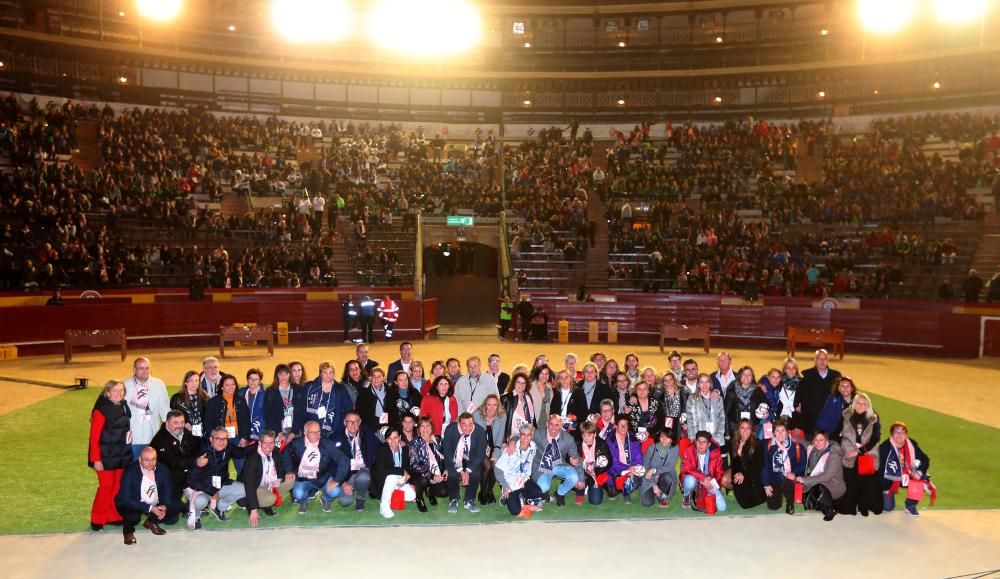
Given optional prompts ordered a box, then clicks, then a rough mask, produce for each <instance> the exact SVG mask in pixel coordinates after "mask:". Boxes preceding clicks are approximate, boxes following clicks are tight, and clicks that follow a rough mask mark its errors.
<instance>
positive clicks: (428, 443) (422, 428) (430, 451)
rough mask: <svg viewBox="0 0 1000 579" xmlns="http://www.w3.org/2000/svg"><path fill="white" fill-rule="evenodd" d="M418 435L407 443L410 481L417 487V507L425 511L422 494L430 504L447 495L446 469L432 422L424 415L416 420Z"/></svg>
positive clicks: (422, 511)
mask: <svg viewBox="0 0 1000 579" xmlns="http://www.w3.org/2000/svg"><path fill="white" fill-rule="evenodd" d="M417 432H418V433H419V434H420V437H419V438H418V439H416V440H414V441H413V443H411V444H409V445H408V451H409V453H410V482H412V483H413V486H414V487H415V488H416V489H417V509H418V510H419V511H420V512H421V513H426V512H427V506H426V505H425V504H424V495H426V496H427V501H428V502H430V504H431V505H432V506H437V500H438V499H439V498H444V497H446V496H448V485H447V482H446V481H447V480H448V471H447V470H445V468H444V451H443V450H442V449H441V443H440V442H439V441H438V439H437V437H435V436H434V423H433V422H431V419H430V418H428V417H426V416H421V417H420V419H419V420H418V421H417Z"/></svg>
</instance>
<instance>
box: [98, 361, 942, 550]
mask: <svg viewBox="0 0 1000 579" xmlns="http://www.w3.org/2000/svg"><path fill="white" fill-rule="evenodd" d="M355 352H356V357H355V358H354V359H351V360H348V361H347V362H346V363H345V364H344V366H343V371H342V374H341V375H340V377H339V379H338V378H337V376H336V375H335V369H334V367H333V365H332V364H331V363H330V362H321V363H320V364H319V367H318V375H317V376H316V377H315V378H314V379H312V380H308V379H307V375H306V369H305V367H304V366H303V365H302V364H301V363H299V362H291V363H288V364H278V365H277V366H276V367H275V368H274V371H273V373H272V374H271V376H269V378H270V380H271V383H270V385H269V386H265V385H264V380H265V375H264V373H263V371H262V370H260V369H257V368H252V369H250V370H247V371H246V372H245V373H243V375H242V376H240V377H241V378H244V379H245V382H244V385H242V386H241V385H240V383H239V382H240V380H239V379H238V378H237V376H236V375H234V374H229V373H226V372H223V371H222V369H221V367H220V363H219V360H217V359H216V358H212V357H209V358H205V359H204V360H203V363H202V370H201V372H197V371H195V370H190V371H188V372H187V373H186V374H185V375H184V377H183V380H182V384H181V386H180V388H179V390H178V391H177V392H176V393H174V394H173V395H172V396H169V395H168V393H167V390H166V387H165V385H164V383H163V381H161V380H159V379H157V378H155V377H153V376H152V375H151V367H150V361H149V359H147V358H145V357H141V358H137V359H136V360H135V362H134V365H133V374H132V376H130V377H129V378H127V379H126V380H124V381H118V380H110V381H108V382H107V383H106V384H105V386H104V389H103V392H102V394H101V395H100V396H99V397H98V399H97V401H96V403H95V405H94V409H93V412H92V415H91V428H90V445H89V464H90V466H92V467H93V468H94V470H95V471H96V472H97V478H98V489H97V494H96V496H95V498H94V504H93V508H92V511H91V527H92V528H93V529H94V530H95V531H98V530H100V529H102V528H103V526H104V525H106V524H118V523H121V524H122V526H123V532H124V540H125V544H127V545H130V544H134V543H135V542H136V538H135V527H136V525H138V524H139V521H140V520H142V519H143V518H144V517H145V521H144V522H143V526H145V527H146V528H148V529H149V530H150V531H151V532H152V533H154V534H157V535H159V534H163V533H165V532H166V531H165V530H163V529H162V527H161V524H173V523H176V522H178V520H179V519H180V518H181V517H182V516H184V517H186V526H187V528H188V529H192V530H195V529H198V528H200V527H201V520H200V518H201V516H202V514H203V513H211V514H212V515H213V516H215V517H216V518H218V519H219V520H220V521H226V520H228V519H229V515H228V514H227V511H229V510H230V509H231V507H233V506H234V505H237V506H239V507H242V508H244V509H245V510H246V512H247V514H248V517H249V523H250V525H251V526H253V527H256V526H258V524H259V522H260V517H261V514H264V515H274V514H276V513H275V508H276V507H278V506H280V505H282V503H283V502H284V501H286V500H288V499H290V500H291V502H293V503H295V505H296V508H297V509H298V513H299V514H300V515H306V514H307V513H308V511H309V503H310V501H311V500H312V499H314V498H318V502H319V503H320V507H321V509H322V511H323V512H331V511H332V510H333V508H334V505H335V504H339V505H340V506H341V507H343V508H349V507H352V506H353V507H354V510H356V511H363V510H364V509H365V503H366V500H368V499H374V500H376V501H378V504H379V512H380V513H381V514H382V516H384V517H386V518H392V517H393V516H394V514H393V510H394V508H397V509H398V508H399V506H400V504H401V503H405V502H414V503H415V504H416V507H417V509H418V510H419V511H421V512H426V511H427V509H428V503H429V504H430V506H436V505H437V503H438V499H447V501H448V512H449V513H457V512H458V510H459V507H460V505H461V506H462V507H464V509H465V510H467V511H469V512H470V513H478V512H479V511H480V505H483V506H485V505H490V504H493V503H496V502H498V501H499V502H501V503H503V504H504V505H505V506H506V508H507V509H508V510H509V511H510V513H511V514H512V515H514V516H517V517H522V518H527V517H530V516H531V515H532V513H534V512H536V511H540V510H542V508H543V505H545V504H547V503H553V504H554V505H555V506H556V507H563V506H564V505H566V503H567V497H569V498H570V499H571V501H572V502H575V504H577V505H583V504H585V503H588V502H589V503H590V504H600V503H602V502H603V501H604V500H615V499H617V498H621V500H622V501H623V502H624V503H625V504H626V505H627V504H631V503H632V498H633V496H635V497H637V498H638V500H639V503H640V504H641V505H642V506H645V507H651V506H653V505H659V506H660V507H664V508H666V507H669V506H670V501H671V499H673V498H674V497H675V495H677V494H678V493H680V495H681V505H682V507H683V508H692V509H697V510H705V511H707V512H709V513H711V512H713V511H724V510H726V509H727V507H728V504H729V502H731V501H732V500H735V501H736V503H737V504H738V505H739V506H740V507H741V508H744V509H750V508H753V507H756V506H758V505H761V504H765V503H766V504H767V507H768V508H769V509H771V510H778V509H781V508H782V505H784V508H785V510H786V512H787V513H789V514H794V512H795V505H796V504H802V505H803V506H804V508H806V509H811V510H816V511H819V512H821V513H822V514H823V516H824V519H826V520H831V519H833V518H834V516H836V514H837V513H842V514H856V513H859V512H860V514H862V515H864V516H868V515H869V514H876V515H877V514H880V513H882V512H883V511H886V510H893V509H894V508H895V502H896V497H897V495H899V493H900V491H901V490H902V491H903V493H904V496H905V499H904V500H905V510H906V512H908V513H909V514H910V515H913V516H917V515H918V511H917V504H918V503H919V501H920V500H921V498H922V497H923V496H924V495H925V494H930V495H931V496H932V500H933V497H934V496H935V495H936V490H935V489H934V487H933V485H932V484H931V483H930V479H929V477H928V468H929V466H930V459H929V458H928V457H927V455H926V454H925V453H924V452H923V450H922V449H921V448H920V446H919V444H917V442H916V441H915V440H913V439H911V438H910V437H909V432H908V429H907V426H906V424H904V423H902V422H893V423H892V424H891V426H889V427H888V428H886V432H885V434H886V435H887V438H886V439H885V440H884V441H883V440H882V434H883V427H882V422H881V420H880V417H879V415H878V414H877V413H876V411H875V408H874V407H873V405H872V401H871V399H870V398H869V397H868V396H867V395H866V394H864V393H862V392H859V391H858V390H857V387H856V385H855V384H854V381H853V380H852V379H851V378H849V377H847V376H842V375H841V374H840V373H839V372H837V371H836V370H834V369H832V368H830V367H829V366H828V361H829V360H828V354H827V352H826V351H825V350H818V351H817V352H816V354H815V365H814V366H813V367H811V368H808V369H806V370H805V371H804V372H801V373H800V372H799V367H798V364H797V362H796V361H795V360H794V359H793V358H789V359H787V360H785V363H784V365H783V366H782V368H780V369H779V368H771V369H770V370H769V371H768V372H766V373H764V374H762V375H760V376H758V375H757V374H756V373H755V372H754V370H753V368H750V367H749V366H743V367H742V368H738V369H737V368H734V367H733V360H732V357H731V356H730V355H729V354H728V353H726V352H722V353H720V354H718V355H717V356H716V359H715V362H716V364H715V366H716V367H715V369H714V371H712V372H711V373H706V372H703V371H701V370H700V369H699V365H698V362H697V361H696V360H694V359H687V360H682V356H681V355H680V354H679V353H677V352H672V353H670V355H669V356H668V368H667V370H666V371H665V372H663V373H662V374H661V373H659V372H657V371H656V370H655V369H654V368H653V367H651V366H645V367H640V364H639V359H638V357H637V356H636V355H635V354H632V353H629V354H627V355H626V357H625V359H624V362H623V364H622V365H619V364H618V362H617V361H616V360H614V359H609V358H607V357H606V356H605V355H604V354H602V353H595V354H593V355H592V356H591V357H590V361H589V362H586V363H584V364H582V367H578V366H580V365H581V363H580V361H579V359H578V358H577V356H576V355H574V354H567V355H566V357H565V359H564V360H563V365H562V368H560V369H558V370H555V369H553V368H552V367H551V366H550V363H549V360H548V359H547V357H546V356H545V355H539V356H538V357H536V359H535V360H534V362H533V363H532V364H531V366H530V367H529V366H528V365H527V364H519V365H517V366H515V367H514V368H512V370H511V372H510V373H507V372H504V371H503V370H502V369H501V360H500V356H499V355H497V354H491V355H490V356H489V357H488V358H487V359H486V364H485V367H483V363H482V360H481V359H480V358H479V357H478V356H471V357H469V358H468V359H467V360H465V368H464V369H465V373H464V374H463V373H462V365H461V363H460V361H459V360H458V359H456V358H449V359H448V360H446V361H443V362H442V361H435V362H433V363H432V364H430V367H429V368H427V369H425V367H424V364H423V363H421V362H420V361H419V360H416V359H414V352H413V345H412V344H411V343H410V342H403V343H402V344H400V347H399V352H400V357H399V359H398V360H396V361H394V362H392V363H391V364H389V365H388V369H387V370H383V369H382V367H381V366H380V365H379V364H378V363H377V362H375V361H373V360H371V359H370V358H369V357H368V347H367V345H365V344H359V345H358V346H357V347H356V351H355ZM678 464H679V468H678ZM231 465H232V469H231ZM233 472H235V477H234V476H233V474H232V473H233Z"/></svg>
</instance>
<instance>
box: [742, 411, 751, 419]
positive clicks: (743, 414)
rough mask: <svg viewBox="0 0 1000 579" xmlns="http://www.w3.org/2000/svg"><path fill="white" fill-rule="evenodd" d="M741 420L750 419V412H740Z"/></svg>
mask: <svg viewBox="0 0 1000 579" xmlns="http://www.w3.org/2000/svg"><path fill="white" fill-rule="evenodd" d="M740 420H750V413H749V412H740Z"/></svg>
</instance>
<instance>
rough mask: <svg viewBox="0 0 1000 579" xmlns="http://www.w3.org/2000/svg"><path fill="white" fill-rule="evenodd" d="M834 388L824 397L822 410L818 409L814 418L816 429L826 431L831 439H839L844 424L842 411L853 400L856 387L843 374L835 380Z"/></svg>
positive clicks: (852, 381) (856, 390)
mask: <svg viewBox="0 0 1000 579" xmlns="http://www.w3.org/2000/svg"><path fill="white" fill-rule="evenodd" d="M835 388H836V389H835V390H834V391H833V392H831V393H830V395H829V396H827V397H826V402H824V403H823V408H822V410H820V411H819V418H817V419H816V429H817V430H822V431H823V432H825V433H827V437H828V438H829V439H830V440H832V441H838V440H840V429H841V428H842V427H843V425H844V411H845V410H847V409H848V408H849V407H850V406H851V403H852V402H854V395H855V394H857V392H858V389H857V388H856V387H855V386H854V380H851V379H850V378H849V377H847V376H844V377H842V378H841V379H840V380H838V381H837V383H836V385H835Z"/></svg>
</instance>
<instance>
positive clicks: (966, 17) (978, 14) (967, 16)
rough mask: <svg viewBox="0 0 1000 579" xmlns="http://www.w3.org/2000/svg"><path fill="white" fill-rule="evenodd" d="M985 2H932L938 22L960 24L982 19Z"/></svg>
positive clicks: (958, 0)
mask: <svg viewBox="0 0 1000 579" xmlns="http://www.w3.org/2000/svg"><path fill="white" fill-rule="evenodd" d="M985 12H986V0H934V13H935V14H936V15H937V19H938V20H939V21H940V22H947V23H949V24H962V23H965V22H971V21H973V20H978V19H979V18H982V16H983V14H984V13H985Z"/></svg>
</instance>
